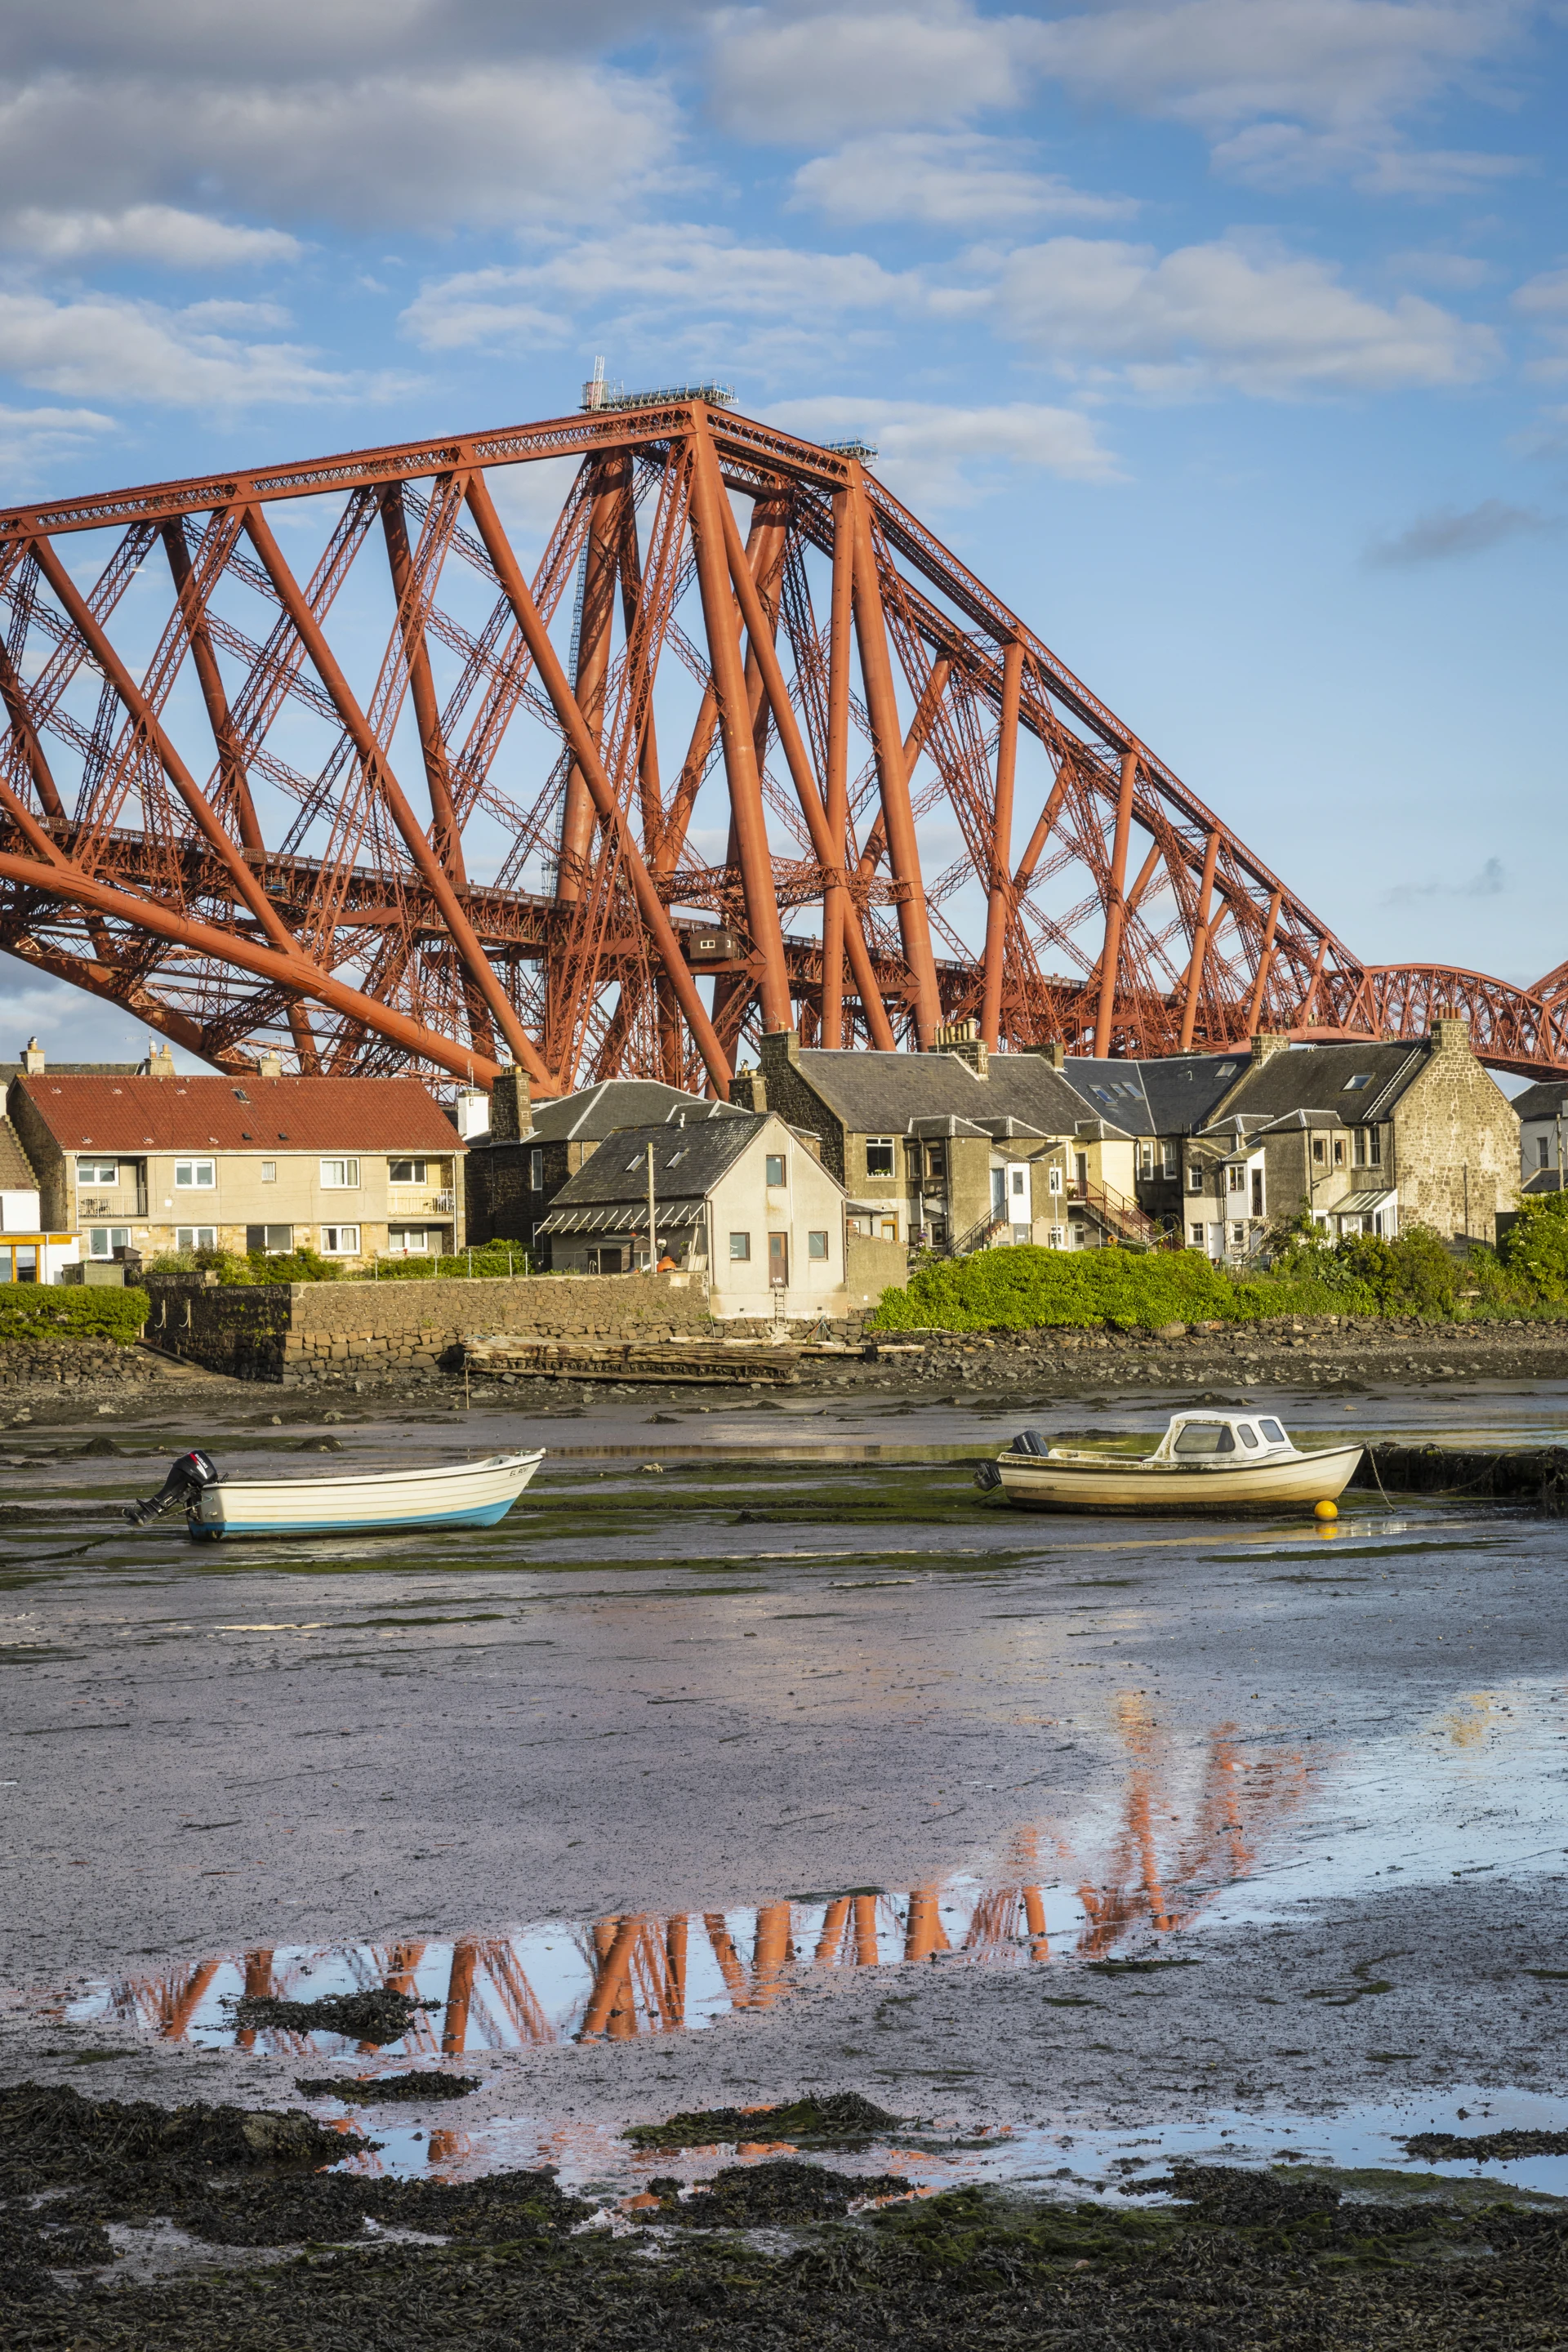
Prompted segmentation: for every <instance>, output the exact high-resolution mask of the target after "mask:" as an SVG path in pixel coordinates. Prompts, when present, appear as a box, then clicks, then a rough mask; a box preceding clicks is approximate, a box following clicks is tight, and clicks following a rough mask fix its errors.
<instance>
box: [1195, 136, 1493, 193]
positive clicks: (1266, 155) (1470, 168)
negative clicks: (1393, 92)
mask: <svg viewBox="0 0 1568 2352" xmlns="http://www.w3.org/2000/svg"><path fill="white" fill-rule="evenodd" d="M1214 160H1215V163H1216V164H1217V165H1218V167H1219V168H1220V170H1221V171H1224V172H1228V173H1230V175H1231V177H1232V178H1233V179H1237V180H1245V181H1246V182H1247V184H1248V185H1249V186H1251V187H1255V188H1271V189H1276V190H1279V189H1286V188H1303V187H1310V186H1311V185H1313V184H1315V183H1317V182H1319V181H1322V180H1331V179H1340V178H1344V179H1349V180H1352V181H1353V182H1354V183H1355V184H1356V186H1357V187H1359V188H1362V189H1363V190H1364V191H1365V193H1366V194H1368V195H1373V196H1414V197H1416V198H1418V199H1420V200H1422V201H1426V200H1427V199H1429V198H1432V197H1436V196H1466V195H1473V194H1476V193H1477V192H1478V190H1480V189H1484V188H1487V187H1489V186H1491V185H1493V184H1495V183H1496V182H1497V181H1499V180H1509V179H1513V178H1516V177H1517V176H1518V174H1519V173H1521V172H1524V171H1527V170H1529V169H1530V163H1529V160H1528V158H1526V157H1524V156H1520V155H1496V154H1479V153H1477V152H1474V151H1472V150H1458V149H1454V148H1418V147H1411V146H1409V145H1407V144H1406V143H1405V141H1404V139H1403V138H1402V137H1401V136H1400V135H1399V134H1398V133H1397V132H1396V131H1394V130H1392V129H1389V128H1384V129H1380V130H1378V131H1376V133H1375V135H1369V134H1368V133H1367V132H1366V131H1363V130H1357V131H1352V132H1342V131H1308V130H1306V129H1304V128H1303V126H1302V125H1301V124H1300V123H1299V122H1259V123H1255V124H1254V125H1253V126H1252V127H1251V128H1250V129H1249V130H1247V131H1237V135H1236V137H1235V138H1234V139H1222V140H1221V141H1220V142H1219V144H1218V145H1217V146H1216V147H1215V151H1214Z"/></svg>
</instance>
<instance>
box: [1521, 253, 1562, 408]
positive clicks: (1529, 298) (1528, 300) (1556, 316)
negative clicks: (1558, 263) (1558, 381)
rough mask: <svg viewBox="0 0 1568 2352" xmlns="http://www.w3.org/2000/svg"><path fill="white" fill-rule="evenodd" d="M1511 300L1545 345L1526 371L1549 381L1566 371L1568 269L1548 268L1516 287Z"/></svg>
mask: <svg viewBox="0 0 1568 2352" xmlns="http://www.w3.org/2000/svg"><path fill="white" fill-rule="evenodd" d="M1513 303H1514V308H1515V310H1519V311H1521V312H1522V314H1523V315H1524V317H1525V318H1527V319H1528V320H1530V321H1531V325H1532V326H1533V327H1534V328H1535V330H1536V331H1537V332H1538V334H1539V335H1540V336H1541V338H1542V342H1543V343H1544V344H1545V346H1546V348H1545V351H1544V352H1543V353H1542V356H1541V357H1540V358H1539V359H1536V360H1532V361H1531V364H1530V368H1529V373H1530V374H1531V375H1532V376H1536V377H1543V378H1545V379H1546V380H1547V381H1548V382H1551V381H1552V380H1553V379H1554V378H1555V377H1557V376H1560V375H1563V374H1564V373H1568V269H1547V270H1543V271H1542V274H1541V276H1540V277H1539V278H1531V279H1530V280H1529V281H1528V283H1526V284H1525V285H1523V286H1521V288H1520V289H1519V290H1518V292H1517V293H1516V294H1515V296H1514V298H1513Z"/></svg>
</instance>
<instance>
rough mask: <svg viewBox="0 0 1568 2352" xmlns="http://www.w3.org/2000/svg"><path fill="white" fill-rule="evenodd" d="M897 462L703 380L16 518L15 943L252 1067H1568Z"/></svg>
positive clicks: (2, 631) (12, 672)
mask: <svg viewBox="0 0 1568 2352" xmlns="http://www.w3.org/2000/svg"><path fill="white" fill-rule="evenodd" d="M870 454H871V453H870V452H868V451H867V450H864V449H861V448H859V447H858V446H853V445H846V446H841V447H837V448H833V447H822V446H817V445H816V444H815V443H812V442H808V441H802V440H798V439H795V438H793V437H792V436H790V435H788V434H785V433H780V432H776V431H774V430H773V428H772V427H770V426H768V425H759V424H756V423H754V422H752V420H750V419H748V418H746V417H743V416H741V415H737V414H735V413H734V412H733V411H732V410H731V408H730V407H729V406H728V404H727V399H726V396H725V395H724V394H722V393H721V391H720V390H719V389H718V388H717V387H714V386H699V387H684V388H681V389H679V390H677V391H674V392H670V393H661V394H653V395H649V396H642V395H638V396H637V397H636V398H635V399H629V400H618V401H611V402H609V403H606V404H601V405H598V406H595V407H590V408H585V409H584V411H583V412H581V413H579V414H577V415H571V416H567V417H559V418H554V419H552V420H550V421H548V422H545V423H542V424H536V425H517V426H512V427H509V428H507V429H505V430H502V431H499V432H491V433H475V434H469V435H462V436H457V437H456V438H454V439H452V440H449V441H427V442H420V443H417V444H415V445H411V446H405V447H401V448H384V449H370V450H359V451H354V452H351V453H350V454H348V455H346V456H342V457H323V458H321V459H318V460H315V461H313V462H310V463H307V464H304V465H298V466H283V467H269V468H267V469H263V470H257V471H252V472H236V473H232V474H226V475H224V476H221V477H218V476H211V477H205V478H201V479H198V480H193V481H184V482H170V483H160V484H155V485H153V486H151V487H148V488H140V489H131V490H122V491H113V492H107V493H100V494H95V495H92V496H89V497H85V498H81V499H68V500H61V501H56V502H54V503H52V504H48V505H41V506H37V507H29V508H25V509H21V508H19V509H12V510H11V511H9V512H7V513H4V514H0V604H3V612H0V698H4V702H5V716H6V718H7V719H8V721H9V729H8V732H7V733H6V735H5V740H4V747H3V767H0V946H3V947H5V949H7V950H10V952H11V953H13V954H14V955H17V956H20V957H22V958H24V959H26V961H28V962H29V963H31V964H33V965H36V966H37V968H38V969H39V970H41V971H49V972H52V973H56V974H58V975H59V976H60V977H62V978H64V979H67V980H70V981H73V982H76V983H77V984H78V985H79V986H80V987H82V988H85V989H88V990H89V991H91V992H92V993H93V994H95V995H97V996H100V997H103V998H106V999H108V1000H109V1001H110V1003H115V1004H119V1005H121V1006H123V1007H124V1008H125V1009H126V1010H127V1011H128V1012H131V1013H133V1014H134V1015H135V1016H136V1017H137V1018H138V1019H139V1020H142V1021H144V1022H146V1023H148V1024H151V1025H152V1026H153V1028H155V1029H158V1030H161V1031H162V1032H163V1034H165V1035H166V1036H168V1037H169V1038H171V1039H173V1040H174V1042H175V1043H177V1044H179V1045H184V1046H187V1047H188V1048H190V1050H191V1051H192V1052H193V1053H195V1054H197V1055H202V1056H204V1057H205V1059H206V1060H208V1061H209V1062H211V1063H214V1064H216V1066H218V1067H220V1068H222V1069H226V1070H232V1071H234V1072H236V1073H240V1072H243V1071H246V1070H249V1069H253V1068H254V1067H255V1066H257V1061H258V1056H259V1055H261V1054H262V1053H264V1052H266V1053H279V1054H281V1055H282V1056H283V1057H284V1059H285V1061H286V1063H287V1064H288V1066H290V1067H293V1068H297V1069H299V1070H300V1071H303V1072H306V1073H334V1074H342V1073H348V1072H374V1071H383V1070H391V1069H398V1068H404V1067H415V1068H419V1069H424V1070H426V1071H430V1072H434V1073H445V1074H448V1075H450V1076H456V1077H459V1078H462V1077H467V1076H470V1075H471V1076H472V1077H473V1078H474V1079H476V1080H477V1081H478V1082H479V1084H480V1085H484V1084H486V1083H487V1082H488V1081H489V1079H490V1078H491V1077H492V1076H493V1075H494V1073H495V1071H496V1070H497V1068H498V1067H499V1066H501V1065H502V1064H504V1063H506V1062H508V1061H515V1062H517V1063H520V1064H521V1065H522V1066H524V1067H525V1068H526V1069H527V1071H528V1072H529V1074H530V1076H531V1080H532V1082H533V1087H534V1091H535V1092H536V1094H555V1093H561V1092H564V1091H567V1090H569V1089H571V1088H572V1087H576V1086H580V1085H583V1084H585V1083H587V1082H589V1081H591V1080H592V1079H595V1078H600V1077H605V1076H613V1075H616V1074H644V1075H652V1076H661V1077H664V1078H666V1079H668V1080H669V1081H671V1082H673V1083H676V1084H683V1085H687V1086H695V1087H707V1088H708V1089H709V1090H710V1091H712V1092H716V1093H718V1094H721V1095H722V1094H723V1093H724V1092H725V1091H726V1087H727V1084H728V1080H729V1076H730V1074H731V1070H732V1069H733V1067H734V1066H735V1063H736V1058H737V1055H738V1053H739V1052H740V1050H741V1048H742V1045H743V1044H744V1043H745V1042H747V1041H748V1040H752V1041H754V1039H755V1037H756V1036H757V1034H759V1033H760V1032H762V1031H763V1030H777V1029H785V1028H795V1029H798V1031H799V1032H800V1034H801V1036H802V1038H803V1039H804V1040H805V1042H808V1043H816V1044H820V1045H828V1046H846V1045H875V1046H879V1047H881V1048H883V1049H888V1048H891V1047H895V1046H898V1045H908V1046H910V1047H911V1048H914V1049H919V1048H921V1047H924V1046H928V1045H931V1042H932V1040H933V1038H934V1036H935V1034H936V1032H937V1030H938V1029H939V1028H940V1027H942V1025H943V1024H946V1023H950V1022H952V1021H954V1020H960V1019H963V1018H964V1017H966V1016H970V1015H973V1017H974V1018H975V1019H977V1021H978V1023H979V1024H980V1029H981V1034H983V1035H984V1037H985V1038H986V1040H987V1042H988V1043H989V1044H991V1045H1013V1046H1024V1045H1037V1044H1041V1043H1046V1042H1049V1041H1053V1040H1058V1039H1059V1040H1061V1041H1063V1042H1065V1043H1066V1044H1067V1045H1068V1048H1069V1050H1071V1051H1075V1052H1080V1053H1095V1054H1100V1055H1104V1054H1107V1053H1139V1054H1161V1053H1171V1052H1178V1051H1181V1050H1183V1049H1184V1048H1192V1047H1194V1046H1204V1045H1210V1046H1215V1045H1234V1044H1237V1042H1239V1041H1241V1040H1244V1039H1245V1038H1246V1037H1247V1036H1248V1035H1249V1034H1251V1033H1252V1032H1254V1031H1255V1030H1257V1029H1259V1028H1268V1029H1274V1030H1285V1031H1289V1033H1290V1034H1292V1035H1294V1036H1296V1037H1302V1038H1310V1037H1382V1036H1389V1035H1393V1036H1415V1035H1419V1034H1424V1033H1425V1032H1426V1028H1427V1027H1428V1025H1429V1024H1430V1021H1431V1019H1432V1017H1433V1015H1434V1014H1435V1013H1442V1012H1458V1013H1462V1014H1464V1015H1465V1016H1467V1017H1468V1020H1469V1023H1470V1027H1471V1034H1472V1035H1473V1037H1474V1039H1475V1041H1476V1045H1477V1047H1478V1049H1479V1052H1480V1053H1481V1054H1482V1055H1483V1056H1484V1057H1485V1058H1486V1059H1487V1060H1488V1061H1489V1062H1490V1063H1492V1064H1493V1065H1494V1066H1497V1067H1499V1068H1502V1069H1508V1070H1513V1071H1518V1072H1523V1073H1534V1074H1541V1073H1543V1072H1546V1071H1551V1070H1563V1071H1568V969H1565V970H1563V971H1556V972H1553V973H1552V974H1551V975H1550V976H1549V977H1548V979H1546V980H1545V981H1542V982H1541V983H1540V984H1539V985H1538V986H1537V987H1536V988H1534V989H1518V988H1510V987H1508V986H1505V985H1504V984H1503V983H1502V982H1499V981H1495V980H1489V979H1487V978H1485V977H1484V976H1483V975H1481V974H1479V973H1476V972H1470V971H1457V970H1453V969H1450V968H1448V967H1447V966H1440V965H1411V966H1400V967H1397V968H1395V967H1391V966H1378V965H1370V964H1364V963H1363V962H1361V961H1359V960H1358V959H1357V958H1356V957H1355V956H1353V955H1352V953H1351V952H1350V950H1348V949H1347V948H1346V947H1345V946H1344V945H1343V944H1342V941H1341V940H1338V939H1336V938H1335V936H1334V934H1333V933H1332V931H1331V930H1330V929H1328V928H1327V927H1326V925H1324V924H1323V923H1322V922H1321V921H1320V920H1319V919H1318V917H1317V916H1316V915H1314V914H1312V913H1311V912H1310V910H1309V908H1306V907H1305V906H1304V905H1303V904H1302V903H1301V901H1300V898H1297V897H1296V896H1295V895H1294V894H1293V892H1292V891H1290V890H1289V888H1288V887H1287V886H1286V885H1285V884H1284V883H1283V882H1282V881H1281V880H1280V879H1279V877H1277V876H1276V875H1274V874H1272V873H1270V872H1269V870H1268V867H1267V866H1265V865H1264V864H1263V863H1262V862H1261V860H1259V859H1258V858H1257V857H1255V856H1253V854H1252V853H1251V851H1250V850H1248V849H1247V847H1246V846H1245V845H1244V844H1243V843H1242V842H1241V841H1240V840H1239V839H1238V838H1237V835H1236V834H1234V833H1233V832H1232V831H1231V829H1230V828H1229V826H1228V825H1226V824H1225V823H1223V822H1222V820H1221V819H1220V818H1219V817H1218V816H1216V815H1215V814H1214V813H1213V812H1212V811H1211V810H1209V809H1208V808H1206V807H1205V805H1204V803H1202V802H1201V801H1200V800H1199V799H1198V798H1197V797H1196V795H1195V794H1194V793H1192V792H1191V791H1190V790H1189V789H1188V788H1187V786H1186V785H1185V784H1184V783H1183V782H1181V780H1180V778H1179V777H1177V776H1176V775H1174V774H1173V772H1172V771H1171V770H1170V769H1169V768H1168V767H1167V766H1166V765H1165V764H1164V763H1163V761H1162V760H1160V759H1159V757H1158V756H1157V755H1156V754H1155V753H1154V752H1153V751H1151V750H1150V749H1149V747H1148V746H1147V745H1146V744H1145V743H1143V742H1142V740H1141V739H1140V738H1139V737H1138V736H1137V735H1136V734H1134V733H1133V731H1132V730H1131V729H1130V728H1129V727H1127V726H1126V725H1125V724H1124V723H1123V722H1122V721H1121V719H1118V718H1117V717H1116V716H1115V715H1114V713H1113V712H1111V711H1110V710H1109V709H1107V708H1106V706H1105V705H1104V704H1103V703H1102V702H1100V700H1098V699H1097V698H1096V697H1095V696H1094V695H1093V694H1091V693H1090V692H1089V688H1087V687H1085V686H1084V685H1082V684H1081V683H1080V682H1079V679H1078V678H1077V677H1074V676H1073V675H1072V673H1071V672H1070V671H1069V670H1068V669H1067V668H1066V667H1064V666H1063V664H1062V663H1061V662H1060V661H1059V660H1058V657H1057V656H1056V655H1055V654H1053V653H1052V652H1051V651H1050V650H1049V649H1048V647H1047V646H1045V645H1043V644H1042V643H1041V641H1040V639H1039V638H1038V637H1037V636H1036V635H1034V633H1033V631H1032V630H1031V629H1030V628H1029V627H1028V626H1027V625H1026V623H1025V622H1024V621H1022V620H1021V619H1020V618H1019V617H1018V615H1017V614H1015V613H1012V612H1010V611H1009V610H1008V609H1007V607H1006V606H1005V604H1003V603H1002V602H1001V601H1000V599H999V598H997V597H996V596H994V595H993V594H992V593H991V592H990V590H989V589H987V588H985V587H984V585H983V584H982V583H981V582H980V581H978V580H977V579H975V578H974V576H973V573H971V572H968V571H966V570H965V568H964V566H963V564H962V563H961V562H959V561H958V560H957V558H956V557H954V556H953V555H952V554H950V553H949V551H947V549H946V548H945V547H943V546H942V544H941V542H940V541H938V540H936V539H935V538H934V537H933V536H932V534H931V532H930V531H929V530H926V528H925V527H924V525H923V524H922V523H921V522H920V521H919V520H917V519H916V518H915V516H913V515H912V514H910V512H909V510H908V509H907V508H905V507H903V506H901V505H900V503H899V501H898V499H895V498H894V497H892V495H891V494H890V493H889V491H888V490H887V489H885V488H883V486H882V484H881V483H880V482H879V481H878V480H877V478H875V476H874V475H873V474H872V473H870V472H869V471H868V470H867V467H866V466H865V465H864V464H863V462H862V460H863V459H864V458H865V457H868V456H869V455H870ZM525 467H531V468H533V469H534V470H533V471H532V472H531V473H525V472H523V471H522V470H521V469H523V468H525ZM542 492H543V493H544V495H543V496H541V493H542ZM552 509H558V511H557V512H556V519H555V520H554V522H553V524H552V526H551V527H550V528H549V530H548V533H547V535H546V536H545V537H544V540H543V545H542V552H540V551H538V544H537V541H538V530H539V526H538V521H537V518H539V517H541V516H547V515H548V514H549V512H550V511H551V510H552ZM525 536H526V537H527V538H528V539H530V540H531V541H533V546H532V548H531V551H530V557H529V560H528V561H525V560H524V556H523V554H521V553H520V552H519V547H518V542H519V541H521V540H523V539H524V538H525Z"/></svg>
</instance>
